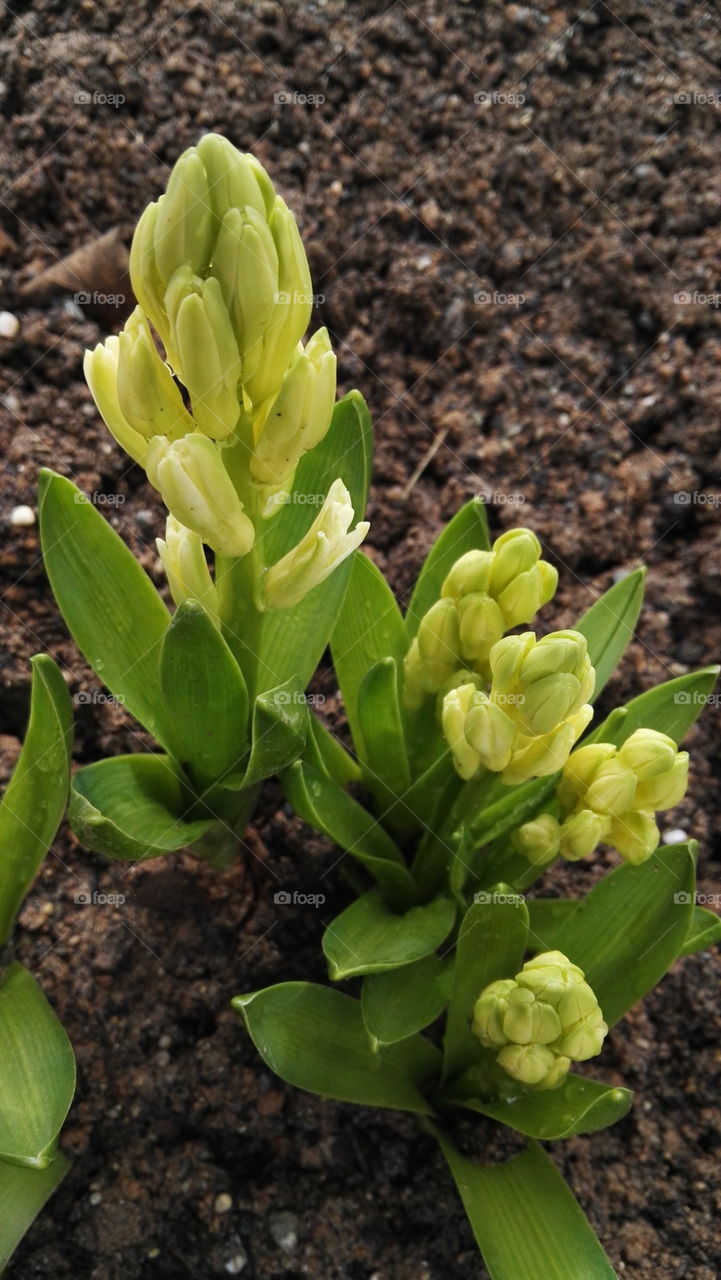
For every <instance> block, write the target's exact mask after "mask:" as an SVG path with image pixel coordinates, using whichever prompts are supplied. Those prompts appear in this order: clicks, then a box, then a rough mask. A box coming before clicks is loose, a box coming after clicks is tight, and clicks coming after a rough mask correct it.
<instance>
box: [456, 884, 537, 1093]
mask: <svg viewBox="0 0 721 1280" xmlns="http://www.w3.org/2000/svg"><path fill="white" fill-rule="evenodd" d="M527 934H528V911H527V910H526V907H525V904H524V902H523V899H522V898H519V897H517V896H516V895H515V894H514V893H513V890H512V889H510V888H509V887H508V886H507V885H502V884H499V885H496V886H495V887H494V889H492V890H489V891H487V892H483V893H479V894H476V901H475V903H474V904H473V906H472V907H469V908H468V911H467V912H466V914H465V916H464V917H463V920H462V922H461V927H460V929H459V931H458V942H457V943H456V958H455V966H454V976H453V986H452V989H451V998H450V1001H449V1004H448V1018H447V1021H446V1032H445V1036H444V1039H443V1075H444V1079H446V1080H448V1079H450V1078H452V1077H453V1076H457V1075H459V1074H460V1073H461V1072H462V1071H464V1070H465V1069H466V1067H468V1066H470V1065H471V1063H473V1062H474V1061H475V1060H476V1059H477V1058H478V1056H479V1053H480V1048H481V1046H480V1042H479V1040H478V1038H477V1036H474V1034H473V1032H472V1031H471V1018H472V1016H473V1006H474V1004H475V1003H476V1000H477V999H478V997H479V996H480V994H481V992H482V991H483V989H484V987H487V986H488V983H489V982H495V981H496V980H497V979H498V978H512V977H513V976H514V975H515V974H516V973H518V971H519V969H520V968H521V965H522V963H523V951H524V948H525V946H526V938H527Z"/></svg>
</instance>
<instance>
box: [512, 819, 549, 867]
mask: <svg viewBox="0 0 721 1280" xmlns="http://www.w3.org/2000/svg"><path fill="white" fill-rule="evenodd" d="M511 839H512V842H513V846H514V848H515V849H517V850H518V852H519V853H522V854H523V856H524V857H525V858H528V861H529V862H530V863H531V864H532V865H534V866H535V865H542V864H543V863H545V862H551V861H552V859H553V858H555V856H556V854H557V853H558V849H559V844H560V840H561V827H560V825H559V822H558V819H557V818H554V817H553V815H552V814H550V813H540V814H539V815H538V817H537V818H533V819H532V820H531V821H530V822H524V824H523V826H522V827H519V828H518V830H517V831H514V833H513V836H512V837H511Z"/></svg>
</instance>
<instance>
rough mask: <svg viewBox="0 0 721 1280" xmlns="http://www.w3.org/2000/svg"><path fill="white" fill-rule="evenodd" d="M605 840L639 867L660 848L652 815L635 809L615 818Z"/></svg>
mask: <svg viewBox="0 0 721 1280" xmlns="http://www.w3.org/2000/svg"><path fill="white" fill-rule="evenodd" d="M605 838H606V840H607V841H608V843H609V844H610V845H613V847H614V849H618V852H619V853H620V854H621V857H622V858H625V859H626V861H627V862H631V863H633V865H634V866H635V867H637V866H639V864H640V863H642V862H645V861H646V859H647V858H650V857H651V854H652V853H653V852H654V850H655V849H657V848H658V842H659V831H658V827H657V826H656V822H655V820H654V816H653V814H652V813H647V812H645V811H643V810H636V809H633V810H631V811H630V812H629V813H622V814H620V815H619V816H618V817H617V818H613V820H612V822H611V825H610V827H609V829H608V834H607V835H606V837H605Z"/></svg>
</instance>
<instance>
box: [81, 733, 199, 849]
mask: <svg viewBox="0 0 721 1280" xmlns="http://www.w3.org/2000/svg"><path fill="white" fill-rule="evenodd" d="M213 821H214V820H213V819H212V818H208V817H207V816H205V817H203V818H197V817H193V798H192V796H190V794H189V792H188V791H187V789H186V788H185V787H184V786H183V784H182V782H181V780H180V778H179V777H178V774H177V773H176V771H175V769H174V767H173V764H172V762H171V761H170V760H169V759H168V758H167V756H153V755H129V756H113V757H111V758H110V759H109V760H99V761H98V762H97V763H96V764H90V765H87V766H86V767H85V768H84V769H80V770H79V772H78V773H76V775H75V777H74V778H73V784H72V787H71V791H70V824H71V826H72V828H73V831H74V832H75V834H76V836H77V837H78V839H79V840H80V841H81V842H82V843H83V844H84V845H85V847H86V848H87V849H93V850H94V851H95V852H96V853H103V854H105V856H106V858H116V859H119V860H120V861H122V862H139V861H140V860H141V859H144V858H157V857H159V856H160V855H161V854H164V853H172V852H173V851H174V850H175V849H183V848H185V847H186V846H187V845H191V844H193V843H194V841H196V840H199V839H200V837H201V836H202V835H204V834H205V832H206V831H208V830H209V829H210V827H211V826H213Z"/></svg>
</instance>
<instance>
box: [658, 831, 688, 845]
mask: <svg viewBox="0 0 721 1280" xmlns="http://www.w3.org/2000/svg"><path fill="white" fill-rule="evenodd" d="M661 839H662V840H663V843H664V844H683V842H684V840H688V831H684V830H683V828H682V827H674V828H673V830H672V831H664V833H663V835H662V836H661Z"/></svg>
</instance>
